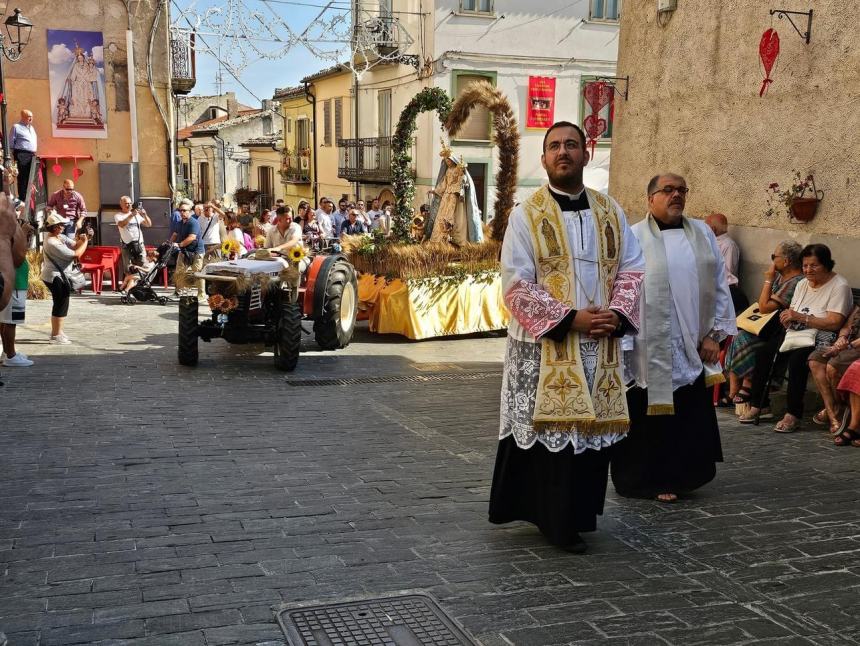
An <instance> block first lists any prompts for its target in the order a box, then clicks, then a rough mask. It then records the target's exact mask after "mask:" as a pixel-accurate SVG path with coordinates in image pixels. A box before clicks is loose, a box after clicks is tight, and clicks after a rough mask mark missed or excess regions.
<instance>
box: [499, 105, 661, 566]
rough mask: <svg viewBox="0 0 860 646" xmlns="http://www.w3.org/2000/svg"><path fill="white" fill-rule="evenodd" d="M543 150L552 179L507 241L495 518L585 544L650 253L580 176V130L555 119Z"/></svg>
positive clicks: (624, 422)
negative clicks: (625, 339)
mask: <svg viewBox="0 0 860 646" xmlns="http://www.w3.org/2000/svg"><path fill="white" fill-rule="evenodd" d="M543 150H544V154H543V155H542V156H541V162H542V164H543V167H544V169H545V170H546V172H547V176H548V178H549V185H546V186H543V187H542V188H540V189H538V190H537V191H536V192H535V193H534V194H533V195H532V196H530V197H529V198H528V199H527V200H526V201H525V202H523V203H522V204H521V205H519V206H518V207H517V208H516V209H515V210H514V211H513V213H512V214H511V217H510V221H509V223H508V228H507V231H506V233H505V240H504V244H503V245H502V256H501V270H502V281H503V289H504V294H505V302H506V304H507V305H508V308H509V309H510V311H511V314H512V318H511V324H510V327H509V329H508V345H507V351H506V356H505V367H504V374H503V377H502V397H501V415H500V431H499V447H498V453H497V457H496V467H495V471H494V474H493V487H492V491H491V494H490V510H489V518H490V522H492V523H508V522H511V521H516V520H523V521H527V522H531V523H533V524H535V525H537V526H538V528H539V529H540V530H541V532H542V533H543V534H544V536H545V537H546V538H547V539H548V540H549V542H550V543H552V544H554V545H558V546H559V547H561V548H563V549H566V550H568V551H571V552H577V553H579V552H583V551H585V549H586V545H585V543H584V542H583V541H582V538H581V537H580V535H579V532H583V531H593V530H594V529H595V528H596V517H597V515H599V514H601V513H602V512H603V502H604V498H605V495H606V485H607V477H608V470H609V455H608V450H609V448H610V447H611V446H612V445H614V444H615V443H616V442H618V441H619V440H621V439H623V438H624V434H625V433H626V432H627V429H628V427H629V416H628V414H627V405H626V399H625V396H624V377H623V371H622V362H621V347H620V337H621V336H623V334H624V333H626V332H631V333H635V332H636V331H637V330H638V327H639V310H638V305H639V286H640V284H641V282H642V274H643V270H644V266H645V262H644V258H643V257H642V252H641V250H640V248H639V244H638V243H637V241H636V238H635V236H633V235H632V233H631V231H630V228H629V225H628V223H627V219H626V216H625V215H624V212H623V211H622V210H621V208H620V207H619V206H618V204H616V203H615V201H614V200H612V199H611V198H609V197H607V196H606V195H603V194H601V193H598V192H596V191H592V190H591V189H587V188H585V187H584V186H583V183H582V171H583V168H584V167H585V165H586V164H587V163H588V153H587V152H586V150H585V136H584V135H583V134H582V131H581V130H580V129H579V128H578V127H577V126H575V125H573V124H572V123H568V122H559V123H556V124H554V125H553V126H552V127H551V128H550V129H549V130H548V131H547V133H546V135H545V137H544V145H543Z"/></svg>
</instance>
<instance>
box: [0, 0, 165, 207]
mask: <svg viewBox="0 0 860 646" xmlns="http://www.w3.org/2000/svg"><path fill="white" fill-rule="evenodd" d="M19 4H20V7H21V11H22V13H23V14H24V15H26V17H27V18H29V19H30V20H31V21H32V23H33V29H32V32H31V35H30V41H29V44H28V45H27V47H26V49H25V50H24V52H23V55H22V56H21V58H20V59H19V60H18V61H15V62H9V61H4V65H3V71H4V75H5V83H6V96H7V101H8V113H9V126H10V127H11V125H12V124H13V123H15V122H16V121H18V118H19V114H20V111H21V110H22V109H29V110H31V111H32V112H33V115H34V121H33V125H34V126H35V128H36V131H37V134H38V151H37V152H38V154H39V155H40V156H42V157H43V158H45V159H46V160H47V170H48V172H47V173H46V178H45V179H46V182H47V189H48V192H49V193H50V192H52V191H55V190H57V189H59V188H60V187H61V185H62V181H63V179H65V178H72V176H73V173H74V169H75V167H77V168H78V169H79V171H80V172H82V174H81V175H80V177H79V179H78V181H77V182H76V184H77V189H78V190H79V191H80V192H81V193H82V194H83V196H84V198H85V200H86V203H87V207H88V208H89V210H90V212H95V211H97V210H98V208H99V206H100V205H101V204H103V203H105V201H106V200H105V199H103V197H102V192H103V187H101V186H100V182H99V164H100V163H114V164H116V163H119V164H135V165H136V168H137V174H138V177H137V180H138V182H139V187H140V193H139V195H144V196H153V197H156V196H160V197H171V189H172V184H173V182H174V181H175V177H174V175H173V168H172V164H171V163H170V161H169V160H170V159H171V155H170V153H169V150H170V146H171V140H172V136H173V133H172V130H173V129H172V127H171V125H170V124H171V122H172V120H173V118H174V114H173V101H172V94H171V74H170V62H169V61H170V35H169V32H168V29H167V23H168V20H167V15H166V14H167V10H166V6H165V5H163V4H162V3H140V2H138V3H132V7H133V8H134V7H136V9H134V11H133V12H132V14H131V15H130V14H129V12H128V11H127V10H126V6H125V3H122V2H117V1H116V0H88V1H87V2H82V1H81V0H55V1H54V2H22V3H19ZM14 6H15V5H14V3H9V4H8V6H7V14H6V15H8V14H9V13H11V10H12V8H13V7H14ZM4 17H5V15H4ZM48 30H68V31H79V32H100V33H101V38H102V41H103V46H102V47H101V49H100V50H99V51H97V52H96V51H93V52H92V53H91V54H92V56H94V57H96V58H99V60H98V61H97V62H99V63H102V61H103V67H104V96H105V101H106V104H107V105H106V106H104V108H106V112H105V116H106V119H105V124H106V130H107V136H106V137H105V138H75V137H71V136H70V137H59V136H57V137H55V136H53V135H52V127H51V118H52V115H53V114H54V112H55V105H54V104H53V103H52V98H51V89H50V82H51V76H50V73H49V48H48ZM54 49H56V47H55V48H54ZM50 53H51V59H52V60H57V56H58V53H57V52H55V51H52V52H50ZM55 164H59V166H60V173H59V174H55V173H54V172H52V167H53V166H54V165H55ZM108 201H109V202H110V203H111V204H115V202H114V201H113V200H108Z"/></svg>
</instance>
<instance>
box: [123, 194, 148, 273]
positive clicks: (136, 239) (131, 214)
mask: <svg viewBox="0 0 860 646" xmlns="http://www.w3.org/2000/svg"><path fill="white" fill-rule="evenodd" d="M119 209H120V212H119V213H117V214H116V215H114V216H113V219H114V222H116V226H117V227H118V228H119V239H120V240H121V241H122V271H123V274H126V273H128V267H129V265H142V264H143V259H144V258H145V257H146V251H145V248H144V244H143V231H141V227H151V226H152V220H150V219H149V215H147V213H146V210H145V209H144V208H143V204H142V203H140V202H138V203H137V208H134V209H132V208H131V198H130V197H129V196H128V195H123V196H122V197H121V198H119Z"/></svg>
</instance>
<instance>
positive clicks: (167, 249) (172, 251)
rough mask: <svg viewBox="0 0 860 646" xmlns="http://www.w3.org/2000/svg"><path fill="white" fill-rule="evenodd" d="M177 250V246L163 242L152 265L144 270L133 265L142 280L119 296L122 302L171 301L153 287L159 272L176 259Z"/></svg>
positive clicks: (164, 302) (163, 303)
mask: <svg viewBox="0 0 860 646" xmlns="http://www.w3.org/2000/svg"><path fill="white" fill-rule="evenodd" d="M176 253H177V251H176V248H175V247H174V246H173V245H172V244H170V243H169V242H163V243H161V244H160V245H159V247H158V249H157V251H156V255H157V257H156V260H155V262H154V263H153V265H152V267H150V268H149V269H148V270H144V269H143V268H142V267H136V266H134V265H132V267H131V269H133V270H134V271H135V272H137V274H138V276H140V280H138V281H137V283H136V284H135V285H134V286H133V287H132V288H131V289H129V290H128V293H123V294H121V295H120V297H119V301H120V303H123V304H125V305H134V304H135V303H138V302H140V303H146V302H148V301H157V302H158V303H159V304H161V305H165V304H166V303H168V302H169V301H170V299H169V298H167V296H159V295H158V294H156V293H155V290H154V289H153V288H152V284H153V282H154V281H155V279H156V277H157V276H158V274H159V273H161V271H162V270H163V269H164V268H165V267H166V266H167V265H168V263H170V261H171V260H173V259H174V256H175V255H176Z"/></svg>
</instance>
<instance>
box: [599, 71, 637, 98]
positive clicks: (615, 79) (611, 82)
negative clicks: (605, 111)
mask: <svg viewBox="0 0 860 646" xmlns="http://www.w3.org/2000/svg"><path fill="white" fill-rule="evenodd" d="M597 80H598V81H609V85H611V86H612V88H613V89H614V90H615V91H616V92H618V94H620V95H621V96H622V97H624V100H625V101H626V100H627V93H628V92H629V91H630V77H629V76H598V77H597ZM621 81H624V91H622V90H621V89H620V88H619V87H618V84H619V83H620V82H621Z"/></svg>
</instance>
